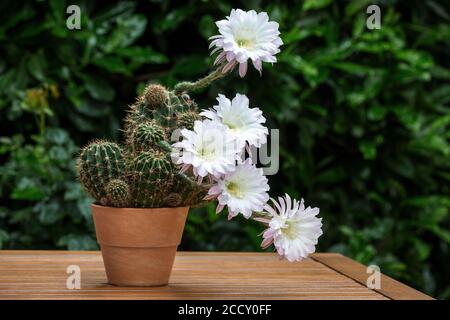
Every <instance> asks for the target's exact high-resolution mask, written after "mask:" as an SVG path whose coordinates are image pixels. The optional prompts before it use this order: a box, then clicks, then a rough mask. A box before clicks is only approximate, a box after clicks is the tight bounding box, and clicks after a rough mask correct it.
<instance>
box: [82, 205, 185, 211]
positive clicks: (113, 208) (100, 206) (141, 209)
mask: <svg viewBox="0 0 450 320" xmlns="http://www.w3.org/2000/svg"><path fill="white" fill-rule="evenodd" d="M91 207H98V208H108V209H112V210H115V209H127V210H136V211H149V210H153V209H157V210H165V209H169V210H172V209H178V208H190V206H181V207H154V208H135V207H110V206H103V205H101V204H97V203H92V204H91Z"/></svg>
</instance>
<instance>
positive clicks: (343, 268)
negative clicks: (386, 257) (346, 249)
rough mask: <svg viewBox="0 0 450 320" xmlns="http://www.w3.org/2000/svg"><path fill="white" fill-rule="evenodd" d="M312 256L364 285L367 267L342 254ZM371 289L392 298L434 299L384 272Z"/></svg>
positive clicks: (317, 254)
mask: <svg viewBox="0 0 450 320" xmlns="http://www.w3.org/2000/svg"><path fill="white" fill-rule="evenodd" d="M312 258H313V259H314V260H316V261H318V262H321V263H323V264H324V265H326V266H328V267H330V268H331V269H333V270H335V271H337V272H339V273H341V274H343V275H346V276H348V277H350V278H352V279H354V280H355V281H357V282H359V283H360V284H362V285H366V281H367V277H368V275H369V274H368V273H367V267H366V266H365V265H363V264H361V263H358V262H356V261H354V260H352V259H350V258H347V257H345V256H343V255H340V254H334V253H316V254H314V255H313V257H312ZM381 271H382V270H381ZM373 290H374V291H376V292H378V293H381V294H382V295H384V296H386V297H388V298H390V299H392V300H434V299H433V298H432V297H430V296H428V295H426V294H424V293H422V292H420V291H417V290H415V289H413V288H411V287H408V286H407V285H404V284H403V283H401V282H399V281H397V280H395V279H392V278H390V277H388V276H386V275H384V274H381V281H380V288H379V289H373Z"/></svg>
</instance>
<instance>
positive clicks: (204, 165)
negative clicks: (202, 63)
mask: <svg viewBox="0 0 450 320" xmlns="http://www.w3.org/2000/svg"><path fill="white" fill-rule="evenodd" d="M216 24H217V26H218V28H219V35H217V36H214V37H212V38H211V40H212V42H211V47H215V49H214V50H213V52H214V53H216V52H217V53H218V56H217V58H216V60H215V65H216V69H215V70H214V71H213V72H212V73H211V74H209V75H207V76H206V77H204V78H202V79H200V80H198V81H195V82H181V83H179V84H177V85H176V86H175V87H174V88H173V90H169V89H167V88H165V87H163V86H161V85H159V84H150V85H148V86H147V87H146V88H145V90H144V92H143V94H142V95H141V96H139V97H138V98H137V100H136V102H135V103H134V104H133V105H131V106H130V107H129V112H128V114H127V116H126V119H125V128H124V130H123V132H124V138H125V139H124V143H123V144H122V145H119V144H117V143H114V142H110V141H105V140H96V141H93V142H91V143H90V144H88V145H87V146H86V147H84V148H83V149H82V150H81V153H80V156H79V158H78V163H77V171H78V176H79V180H80V181H81V183H82V184H83V186H84V187H85V189H86V190H87V192H88V193H89V194H90V195H91V196H92V197H93V198H94V199H95V200H96V202H95V203H94V204H93V205H92V213H93V218H94V223H95V227H96V234H97V240H98V242H99V244H100V247H101V250H102V255H103V260H104V264H105V269H106V273H107V277H108V281H109V282H110V283H111V284H115V285H125V286H129V285H131V286H154V285H165V284H167V283H168V281H169V277H170V272H171V268H172V264H173V261H174V257H175V254H176V250H177V246H178V245H179V243H180V241H181V236H182V232H183V229H184V224H185V221H186V217H187V214H188V210H189V207H192V206H197V205H201V204H203V203H206V202H209V201H217V202H218V205H217V213H219V212H221V211H222V209H223V208H224V207H227V208H228V218H229V219H231V218H233V217H235V216H236V215H238V214H242V215H243V216H244V217H245V218H247V219H249V218H252V219H255V220H257V221H259V222H261V223H262V224H264V225H265V226H266V229H265V231H264V233H263V241H262V247H263V248H266V247H268V246H270V245H271V244H274V246H275V249H276V250H277V251H278V253H279V254H280V255H281V256H282V257H283V258H286V259H288V260H289V261H297V260H301V259H303V258H305V257H306V256H307V255H308V254H310V253H311V252H314V249H315V245H316V244H317V239H318V238H319V236H320V235H321V233H322V232H321V219H319V218H317V214H318V213H319V209H318V208H310V207H308V208H305V207H304V204H303V200H302V201H300V202H299V201H297V200H295V199H291V198H290V197H289V196H288V195H286V196H285V197H284V198H281V197H280V198H278V201H276V200H273V199H272V201H273V206H270V205H269V204H268V203H267V202H268V200H269V195H268V191H269V186H268V183H267V182H268V181H267V178H266V177H265V176H264V174H263V170H262V169H261V168H257V167H256V165H255V164H254V162H255V161H254V160H255V159H254V158H252V152H251V148H252V147H253V148H259V147H261V145H263V144H265V143H266V138H267V135H268V129H267V128H266V127H265V126H264V123H265V118H264V117H263V116H262V112H261V110H260V109H259V108H251V107H250V106H249V100H248V98H247V97H246V96H245V95H242V94H237V95H236V96H235V97H234V98H233V99H232V100H230V99H228V98H227V97H225V96H224V95H219V96H218V98H217V101H218V104H217V105H215V106H213V108H210V109H204V110H200V109H199V108H198V106H197V104H196V103H195V102H194V100H193V99H192V98H191V97H190V94H192V93H195V92H197V91H199V90H201V89H203V88H205V87H207V86H208V85H209V84H211V82H213V81H215V80H217V79H219V78H222V77H224V76H226V75H227V74H230V73H231V72H232V71H233V70H234V69H235V67H238V69H239V75H240V76H241V77H244V76H245V74H246V72H247V61H248V60H251V62H252V64H253V66H254V67H255V69H257V70H258V71H259V72H260V73H261V71H262V62H271V63H274V62H275V61H276V59H275V55H276V54H277V53H278V52H279V47H280V46H281V44H282V41H281V39H280V37H279V31H278V24H277V23H276V22H273V21H269V18H268V16H267V14H266V13H264V12H261V13H256V12H255V11H253V10H251V11H247V12H246V11H242V10H240V9H237V10H234V9H233V10H232V11H231V13H230V16H228V17H226V19H224V20H221V21H218V22H217V23H216Z"/></svg>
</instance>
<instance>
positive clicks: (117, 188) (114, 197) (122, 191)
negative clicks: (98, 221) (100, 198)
mask: <svg viewBox="0 0 450 320" xmlns="http://www.w3.org/2000/svg"><path fill="white" fill-rule="evenodd" d="M106 198H107V202H108V205H112V206H113V207H119V208H126V207H127V206H129V205H130V200H131V192H130V187H129V186H128V184H127V183H126V182H125V181H123V180H121V179H114V180H111V181H110V182H109V183H108V184H107V185H106Z"/></svg>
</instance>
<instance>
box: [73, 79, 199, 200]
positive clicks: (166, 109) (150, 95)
mask: <svg viewBox="0 0 450 320" xmlns="http://www.w3.org/2000/svg"><path fill="white" fill-rule="evenodd" d="M200 119H201V117H200V115H199V112H198V110H197V104H196V103H195V102H194V101H193V100H192V99H191V98H190V97H189V96H188V95H187V94H186V93H185V92H184V91H179V92H177V93H175V92H174V91H169V90H167V89H166V88H164V87H163V86H161V85H158V84H150V85H148V86H147V87H146V88H145V90H144V93H143V94H142V95H141V96H140V97H138V98H137V99H136V102H135V103H134V104H133V105H131V106H130V107H129V110H128V114H127V116H126V119H125V128H124V138H125V139H124V146H123V147H120V146H119V145H118V144H116V143H113V142H108V141H104V140H97V141H93V142H92V143H90V144H89V145H88V146H86V147H85V148H83V149H82V151H81V154H80V156H79V158H78V164H77V170H78V177H79V180H80V181H81V183H82V184H83V186H84V187H85V189H86V190H87V192H88V193H89V194H90V195H91V196H92V197H93V198H95V199H96V200H97V202H98V203H100V204H101V205H107V206H114V207H128V206H131V207H137V208H154V207H178V206H190V205H195V204H198V203H201V202H202V199H203V197H204V196H205V195H206V192H207V186H206V185H199V184H197V183H196V182H195V181H194V179H193V177H191V176H189V175H187V174H181V173H179V168H177V167H176V166H175V165H174V164H173V163H172V161H171V158H170V152H171V147H170V144H171V143H172V142H171V141H170V137H171V135H172V133H173V131H174V130H176V129H181V128H188V129H192V127H193V124H194V121H195V120H200Z"/></svg>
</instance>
